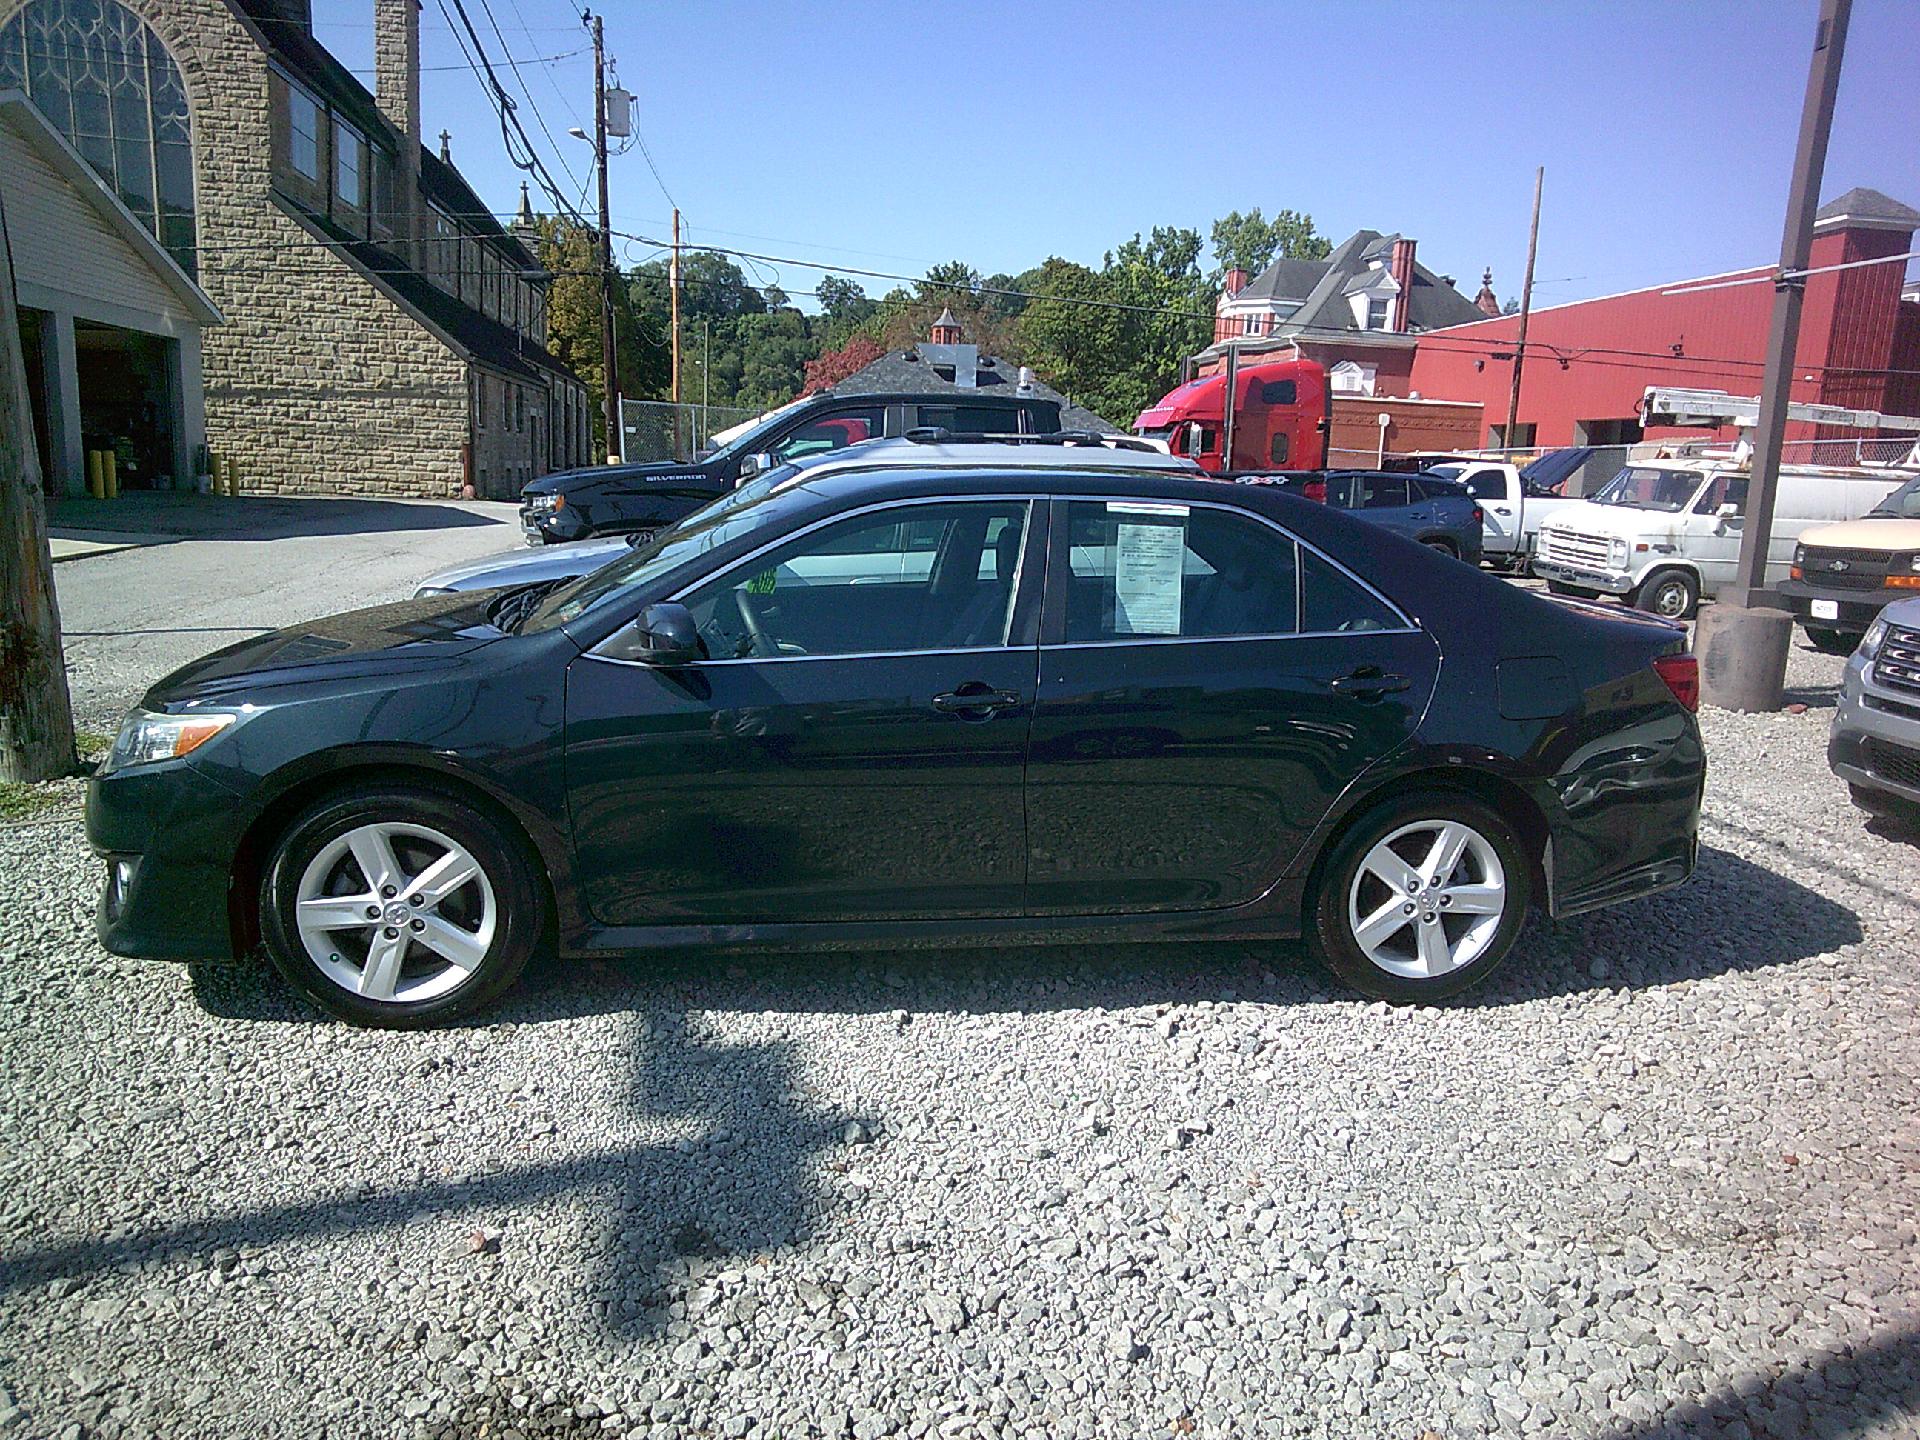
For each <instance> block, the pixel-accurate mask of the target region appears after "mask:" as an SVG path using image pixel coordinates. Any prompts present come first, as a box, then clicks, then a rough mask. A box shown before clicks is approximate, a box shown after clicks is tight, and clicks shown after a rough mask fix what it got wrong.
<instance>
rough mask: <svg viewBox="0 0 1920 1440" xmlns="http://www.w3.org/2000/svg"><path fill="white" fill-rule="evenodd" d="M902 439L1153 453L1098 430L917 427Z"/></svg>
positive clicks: (1126, 438)
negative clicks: (1036, 431)
mask: <svg viewBox="0 0 1920 1440" xmlns="http://www.w3.org/2000/svg"><path fill="white" fill-rule="evenodd" d="M905 438H906V439H907V440H909V441H911V442H912V443H914V444H915V445H1100V446H1105V447H1107V448H1109V449H1114V450H1145V451H1153V449H1154V447H1153V446H1151V445H1149V444H1148V443H1147V442H1146V441H1144V440H1140V439H1137V438H1135V437H1134V436H1132V435H1105V434H1102V433H1101V432H1100V431H1098V430H1055V431H1053V432H1052V433H1051V434H1045V435H1026V434H1018V435H995V434H991V433H988V432H986V431H980V430H949V429H948V428H947V427H946V426H944V425H916V426H915V427H914V428H913V429H911V430H909V431H907V433H906V436H905Z"/></svg>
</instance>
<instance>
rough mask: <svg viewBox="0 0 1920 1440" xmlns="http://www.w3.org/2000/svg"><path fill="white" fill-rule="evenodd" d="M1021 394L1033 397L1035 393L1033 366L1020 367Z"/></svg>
mask: <svg viewBox="0 0 1920 1440" xmlns="http://www.w3.org/2000/svg"><path fill="white" fill-rule="evenodd" d="M1020 393H1021V394H1022V395H1031V394H1032V393H1033V367H1032V366H1031V365H1022V366H1021V367H1020Z"/></svg>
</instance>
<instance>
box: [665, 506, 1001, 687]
mask: <svg viewBox="0 0 1920 1440" xmlns="http://www.w3.org/2000/svg"><path fill="white" fill-rule="evenodd" d="M1028 508H1029V507H1028V504H1027V502H1026V501H1023V500H978V501H962V502H952V503H935V504H927V505H902V506H891V507H889V508H887V509H884V510H878V511H873V512H870V513H868V514H865V515H855V516H850V517H848V518H847V519H845V520H841V521H837V522H835V523H834V524H831V525H826V526H822V527H821V528H820V529H817V530H813V531H810V532H809V533H807V534H805V535H803V536H801V537H800V538H798V539H796V540H792V541H790V542H788V543H787V544H786V545H783V546H779V547H777V548H775V549H774V550H772V551H770V552H769V553H767V554H765V555H762V556H759V557H757V558H755V559H753V560H750V561H747V562H746V563H745V564H742V565H738V566H736V567H734V568H733V569H731V570H729V571H727V572H726V573H725V574H723V575H721V576H718V577H716V578H715V579H713V580H710V581H708V582H706V583H705V584H704V585H701V586H699V587H697V588H696V589H695V590H694V591H693V592H692V593H691V594H689V595H688V596H687V597H686V605H687V608H688V609H689V610H691V611H692V612H693V618H694V623H695V625H696V626H697V627H698V629H699V632H700V638H701V641H702V643H703V645H704V646H705V650H706V655H707V658H708V659H712V660H745V659H762V660H765V659H777V658H780V657H782V656H794V655H871V654H903V653H912V652H916V651H926V650H968V649H981V648H987V647H992V646H999V645H1004V644H1006V643H1007V626H1008V623H1009V621H1010V619H1011V615H1012V609H1013V594H1014V580H1015V577H1016V576H1017V575H1018V573H1019V565H1020V553H1021V547H1022V545H1023V543H1024V540H1025V536H1026V527H1027V516H1028Z"/></svg>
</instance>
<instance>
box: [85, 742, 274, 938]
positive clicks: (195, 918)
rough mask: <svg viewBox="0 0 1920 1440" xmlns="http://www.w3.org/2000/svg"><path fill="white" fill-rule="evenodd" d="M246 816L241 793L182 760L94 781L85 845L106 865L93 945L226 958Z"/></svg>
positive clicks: (145, 766) (88, 811)
mask: <svg viewBox="0 0 1920 1440" xmlns="http://www.w3.org/2000/svg"><path fill="white" fill-rule="evenodd" d="M249 818H250V816H249V815H248V814H247V813H245V811H244V810H243V807H242V805H241V803H240V797H239V796H237V795H235V794H234V793H232V792H231V791H229V790H228V789H227V788H226V787H225V786H223V785H221V784H220V783H219V782H218V781H215V780H213V779H211V778H209V777H208V776H207V775H206V774H205V773H204V772H202V771H200V770H197V769H195V768H194V767H193V766H192V764H191V763H189V762H187V761H184V760H174V761H165V762H162V763H160V764H157V765H142V766H138V767H136V768H134V769H131V770H122V771H116V772H114V773H113V774H110V775H104V776H100V775H96V776H95V777H94V778H93V780H92V781H90V782H89V783H88V786H87V842H88V844H90V845H91V846H92V847H93V851H94V853H95V854H96V855H98V856H100V857H101V859H103V860H105V861H106V863H107V873H106V881H105V884H104V885H103V887H102V889H101V894H100V900H99V903H98V905H97V906H96V907H95V910H94V930H95V933H96V934H97V935H98V936H99V939H100V944H101V945H102V946H103V947H104V948H105V949H107V950H108V951H110V952H111V953H112V954H115V955H129V956H138V957H143V958H147V959H155V960H204V959H215V958H223V957H224V958H230V957H231V956H232V954H233V950H234V942H233V927H232V925H231V923H230V918H229V917H230V895H229V891H230V889H231V885H232V881H233V869H234V857H235V856H236V854H237V853H238V851H239V846H240V839H241V836H242V835H244V834H245V833H246V825H247V822H248V820H249Z"/></svg>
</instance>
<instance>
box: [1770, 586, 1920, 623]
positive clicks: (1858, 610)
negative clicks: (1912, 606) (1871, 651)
mask: <svg viewBox="0 0 1920 1440" xmlns="http://www.w3.org/2000/svg"><path fill="white" fill-rule="evenodd" d="M1774 589H1775V590H1776V591H1777V592H1778V593H1779V596H1780V598H1781V599H1782V600H1783V601H1784V602H1785V603H1786V608H1787V609H1789V610H1791V611H1792V612H1793V616H1794V618H1795V619H1796V620H1798V621H1800V623H1801V624H1803V625H1805V624H1812V625H1817V626H1824V627H1825V628H1827V629H1830V630H1841V631H1844V632H1846V633H1847V634H1850V635H1858V634H1864V633H1865V632H1866V629H1867V627H1868V626H1870V625H1871V624H1873V622H1874V620H1875V619H1876V618H1877V617H1878V616H1879V614H1880V612H1881V611H1882V610H1884V609H1886V608H1887V606H1889V605H1891V604H1892V603H1893V602H1894V601H1896V600H1911V599H1912V598H1913V597H1914V594H1915V593H1916V592H1914V591H1912V590H1834V589H1830V588H1828V587H1827V586H1824V585H1809V584H1808V583H1807V582H1806V581H1804V580H1782V581H1781V582H1780V583H1779V584H1778V585H1776V586H1775V587H1774ZM1816 606H1817V607H1819V609H1818V611H1817V613H1816V608H1815V607H1816ZM1829 607H1830V608H1829Z"/></svg>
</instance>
